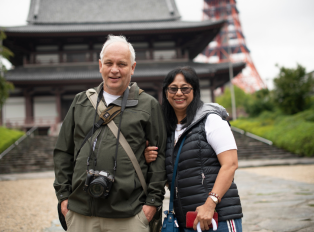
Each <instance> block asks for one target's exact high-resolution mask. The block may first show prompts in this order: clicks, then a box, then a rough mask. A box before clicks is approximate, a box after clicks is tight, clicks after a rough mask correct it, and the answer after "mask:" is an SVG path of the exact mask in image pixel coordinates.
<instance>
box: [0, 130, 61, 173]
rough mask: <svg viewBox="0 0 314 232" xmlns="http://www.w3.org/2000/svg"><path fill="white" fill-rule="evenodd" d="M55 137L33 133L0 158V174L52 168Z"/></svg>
mask: <svg viewBox="0 0 314 232" xmlns="http://www.w3.org/2000/svg"><path fill="white" fill-rule="evenodd" d="M56 142H57V137H52V136H42V135H33V136H30V137H27V138H26V139H25V140H23V141H22V142H21V143H20V144H19V145H18V146H16V147H15V148H14V149H13V150H11V151H10V152H9V153H8V154H6V155H5V156H4V157H3V158H2V159H0V174H3V173H25V172H38V171H50V170H53V149H54V146H55V144H56Z"/></svg>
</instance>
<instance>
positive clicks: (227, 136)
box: [175, 114, 237, 155]
mask: <svg viewBox="0 0 314 232" xmlns="http://www.w3.org/2000/svg"><path fill="white" fill-rule="evenodd" d="M182 127H183V125H182V124H177V128H176V131H175V140H176V141H177V140H178V137H179V136H180V135H181V134H182V133H183V132H184V131H185V129H186V128H184V129H181V128H182ZM205 132H206V138H207V142H208V143H209V144H210V145H211V147H212V148H213V149H214V151H215V152H216V154H217V155H218V154H220V153H222V152H224V151H228V150H232V149H237V145H236V142H235V140H234V137H233V134H232V132H231V129H230V127H229V125H228V123H227V121H224V120H222V118H221V117H220V116H218V115H217V114H209V115H208V116H207V119H206V122H205Z"/></svg>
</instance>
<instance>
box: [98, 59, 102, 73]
mask: <svg viewBox="0 0 314 232" xmlns="http://www.w3.org/2000/svg"><path fill="white" fill-rule="evenodd" d="M98 61H99V72H101V68H102V62H101V60H98Z"/></svg>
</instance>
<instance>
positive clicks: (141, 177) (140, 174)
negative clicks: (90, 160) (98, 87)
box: [78, 89, 147, 195]
mask: <svg viewBox="0 0 314 232" xmlns="http://www.w3.org/2000/svg"><path fill="white" fill-rule="evenodd" d="M90 90H92V91H93V93H96V91H95V90H94V89H90ZM142 92H144V90H142V89H139V94H141V93H142ZM86 94H87V93H86ZM87 96H88V98H89V100H90V101H91V103H92V105H93V106H94V108H95V109H96V106H97V97H96V96H97V95H96V94H93V95H87ZM92 96H94V97H92ZM105 109H106V106H105V105H104V104H103V102H100V103H99V107H98V108H97V112H98V114H99V115H101V114H102V112H103V111H104V110H105ZM96 124H97V126H98V127H97V126H96V127H97V128H99V127H100V126H101V125H102V123H101V122H99V123H98V122H97V123H96ZM96 124H95V125H96ZM119 125H121V123H120V124H119ZM107 126H108V127H109V129H110V130H111V132H112V133H113V134H114V136H115V137H116V138H117V137H118V131H119V128H118V127H117V125H116V124H115V123H114V122H113V121H112V120H111V121H110V122H109V123H107ZM90 132H91V131H90ZM90 136H92V135H90ZM87 139H88V138H87ZM87 139H86V140H87ZM117 139H118V138H117ZM84 141H85V139H84ZM85 142H86V141H85ZM85 142H84V143H85ZM119 142H120V144H121V146H122V147H123V149H124V150H125V152H126V153H127V155H128V156H129V158H130V160H131V162H132V164H133V167H134V169H135V171H136V174H137V176H138V178H139V180H140V183H141V185H142V188H143V190H144V192H145V194H146V195H147V184H146V181H145V178H144V175H143V172H142V169H141V167H140V165H139V163H138V161H137V159H136V156H135V154H134V152H133V150H132V148H131V146H130V144H129V143H128V142H127V140H126V139H125V137H124V136H123V134H122V133H121V132H120V133H119ZM84 143H83V144H82V146H83V145H84ZM82 146H81V147H82ZM78 153H79V152H78Z"/></svg>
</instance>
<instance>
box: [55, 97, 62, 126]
mask: <svg viewBox="0 0 314 232" xmlns="http://www.w3.org/2000/svg"><path fill="white" fill-rule="evenodd" d="M56 106H57V118H56V123H60V122H61V92H59V91H57V92H56Z"/></svg>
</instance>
